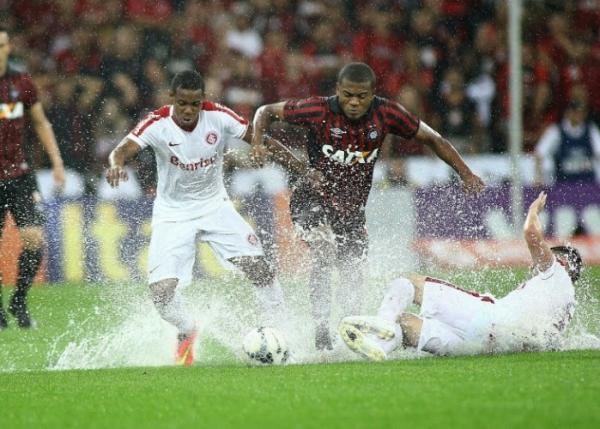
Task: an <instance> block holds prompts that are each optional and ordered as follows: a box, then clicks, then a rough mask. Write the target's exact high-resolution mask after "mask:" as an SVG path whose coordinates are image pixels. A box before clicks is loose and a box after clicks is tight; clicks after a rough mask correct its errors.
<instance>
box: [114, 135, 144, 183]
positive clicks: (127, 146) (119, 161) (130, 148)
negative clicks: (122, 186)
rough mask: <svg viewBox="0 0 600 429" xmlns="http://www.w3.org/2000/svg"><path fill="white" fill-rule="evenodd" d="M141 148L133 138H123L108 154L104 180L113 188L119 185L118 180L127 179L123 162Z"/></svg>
mask: <svg viewBox="0 0 600 429" xmlns="http://www.w3.org/2000/svg"><path fill="white" fill-rule="evenodd" d="M140 150H141V148H140V146H139V145H138V144H137V143H136V142H134V141H133V140H129V139H124V140H123V141H122V142H121V143H119V144H118V146H117V147H116V148H114V149H113V151H112V152H111V153H110V155H109V156H108V170H106V181H107V182H108V183H109V184H110V186H112V187H113V188H115V187H117V186H119V182H120V181H126V180H127V179H129V177H128V176H127V171H125V163H126V162H127V161H128V160H130V159H131V158H133V157H134V156H135V155H137V154H138V153H139V151H140Z"/></svg>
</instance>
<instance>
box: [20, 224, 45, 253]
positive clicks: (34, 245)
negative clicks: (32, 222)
mask: <svg viewBox="0 0 600 429" xmlns="http://www.w3.org/2000/svg"><path fill="white" fill-rule="evenodd" d="M19 235H20V237H21V242H22V243H23V249H25V250H39V249H41V248H43V247H44V244H45V240H44V230H43V229H42V228H41V227H27V228H23V229H21V230H20V232H19Z"/></svg>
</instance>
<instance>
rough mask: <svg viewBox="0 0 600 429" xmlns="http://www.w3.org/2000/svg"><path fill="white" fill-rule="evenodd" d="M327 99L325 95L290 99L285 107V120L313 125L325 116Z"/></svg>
mask: <svg viewBox="0 0 600 429" xmlns="http://www.w3.org/2000/svg"><path fill="white" fill-rule="evenodd" d="M326 109H327V101H326V99H325V98H324V97H310V98H304V99H300V100H289V101H287V102H286V103H285V106H284V107H283V120H284V121H285V122H287V123H289V124H295V125H311V124H315V123H317V122H321V121H322V120H323V117H324V116H325V112H326Z"/></svg>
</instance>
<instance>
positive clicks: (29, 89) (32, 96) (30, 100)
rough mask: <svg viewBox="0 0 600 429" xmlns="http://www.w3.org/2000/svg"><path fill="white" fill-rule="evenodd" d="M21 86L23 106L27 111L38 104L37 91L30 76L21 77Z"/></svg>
mask: <svg viewBox="0 0 600 429" xmlns="http://www.w3.org/2000/svg"><path fill="white" fill-rule="evenodd" d="M21 85H22V90H23V104H24V105H25V107H26V108H28V109H29V108H31V106H33V105H34V104H35V103H37V102H38V93H37V89H36V87H35V84H34V83H33V79H32V78H31V76H30V75H28V74H26V73H24V74H23V75H22V76H21Z"/></svg>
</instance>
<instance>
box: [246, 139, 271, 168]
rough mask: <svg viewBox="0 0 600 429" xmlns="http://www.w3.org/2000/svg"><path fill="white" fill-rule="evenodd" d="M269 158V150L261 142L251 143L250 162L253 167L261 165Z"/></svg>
mask: <svg viewBox="0 0 600 429" xmlns="http://www.w3.org/2000/svg"><path fill="white" fill-rule="evenodd" d="M268 158H269V151H268V149H267V147H266V146H265V145H264V144H263V143H257V144H252V148H251V149H250V162H251V163H252V165H253V166H254V167H257V168H258V167H263V166H264V165H265V162H267V159H268Z"/></svg>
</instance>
